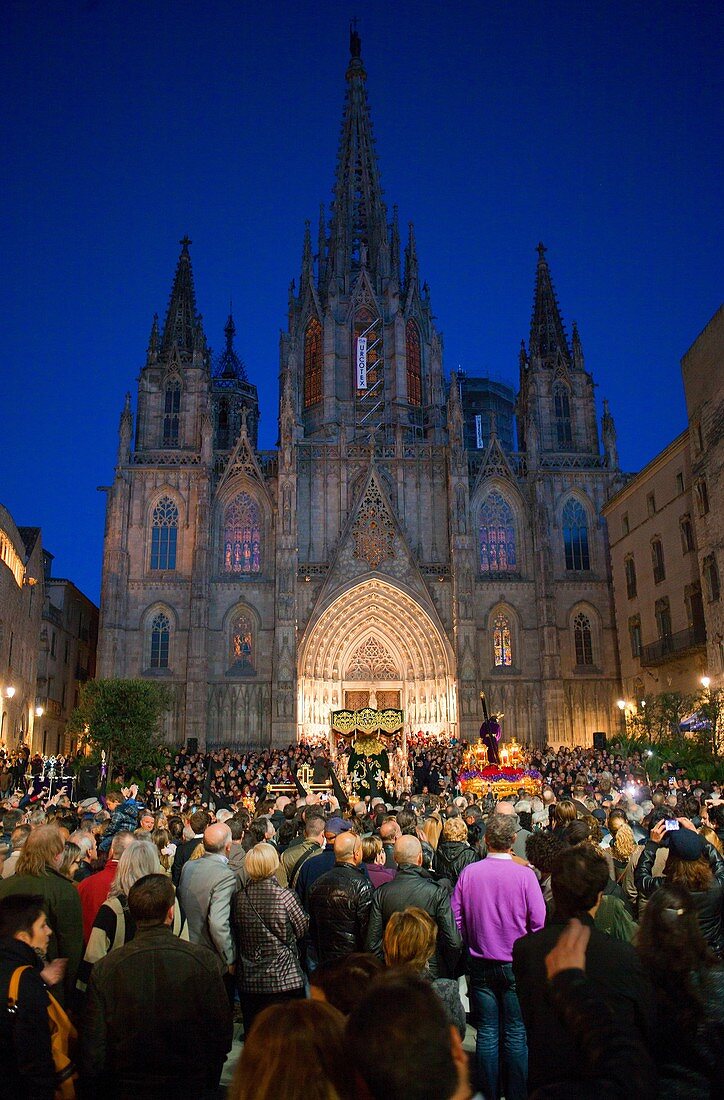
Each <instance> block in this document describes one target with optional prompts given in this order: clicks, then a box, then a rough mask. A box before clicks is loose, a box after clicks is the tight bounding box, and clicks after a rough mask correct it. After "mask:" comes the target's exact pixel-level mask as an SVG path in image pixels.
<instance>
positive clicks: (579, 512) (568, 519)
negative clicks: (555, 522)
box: [562, 498, 591, 571]
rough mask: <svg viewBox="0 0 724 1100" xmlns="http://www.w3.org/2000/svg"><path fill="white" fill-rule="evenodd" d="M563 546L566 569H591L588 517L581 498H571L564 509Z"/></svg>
mask: <svg viewBox="0 0 724 1100" xmlns="http://www.w3.org/2000/svg"><path fill="white" fill-rule="evenodd" d="M562 521H563V546H564V549H565V556H566V569H568V570H570V571H575V570H579V569H590V568H591V559H590V555H589V553H588V518H587V516H586V509H585V508H584V507H583V505H582V504H581V502H580V500H575V499H573V498H571V499H570V500H569V501H567V502H566V505H565V507H564V509H563V516H562Z"/></svg>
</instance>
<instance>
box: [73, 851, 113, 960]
mask: <svg viewBox="0 0 724 1100" xmlns="http://www.w3.org/2000/svg"><path fill="white" fill-rule="evenodd" d="M117 867H118V860H117V859H109V860H108V861H107V862H106V865H105V867H104V868H103V870H102V871H96V873H95V874H94V875H89V876H88V878H84V879H83V881H82V882H79V883H78V884H77V887H76V888H77V890H78V893H79V894H80V905H81V909H82V910H83V942H84V943H85V944H87V943H88V940H89V938H90V934H91V929H92V928H93V922H94V921H95V919H96V917H97V916H98V910H99V909H100V907H101V905H102V904H103V902H104V901H106V900H107V899H108V891H109V890H110V888H111V883H112V882H113V879H114V878H115V877H116V868H117Z"/></svg>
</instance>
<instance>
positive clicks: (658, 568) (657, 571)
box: [651, 539, 666, 584]
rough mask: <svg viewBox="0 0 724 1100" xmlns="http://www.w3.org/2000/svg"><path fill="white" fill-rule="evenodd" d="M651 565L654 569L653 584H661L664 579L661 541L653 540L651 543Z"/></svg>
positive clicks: (664, 571)
mask: <svg viewBox="0 0 724 1100" xmlns="http://www.w3.org/2000/svg"><path fill="white" fill-rule="evenodd" d="M651 564H652V566H653V569H654V584H661V582H662V581H663V580H664V579H665V577H666V570H665V568H664V548H663V546H662V545H661V539H654V541H653V542H652V543H651Z"/></svg>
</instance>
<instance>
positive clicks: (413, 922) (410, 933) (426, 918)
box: [382, 905, 465, 1039]
mask: <svg viewBox="0 0 724 1100" xmlns="http://www.w3.org/2000/svg"><path fill="white" fill-rule="evenodd" d="M436 943H437V924H436V923H435V921H434V920H433V918H432V917H431V916H430V914H429V913H428V912H426V910H425V909H420V908H418V907H417V906H415V905H413V906H410V908H409V909H403V910H402V911H398V912H397V913H393V914H392V915H391V916H390V919H389V920H388V922H387V927H386V928H385V934H384V938H383V941H382V945H383V948H384V952H385V962H386V963H387V965H388V966H389V967H393V966H406V967H409V968H410V969H411V970H414V971H415V973H417V974H419V975H420V976H421V977H423V978H425V979H426V980H427V981H429V982H430V984H431V985H432V988H433V989H434V990H435V992H436V993H437V995H438V997H439V998H440V1000H441V1001H442V1004H443V1007H444V1009H445V1012H446V1013H447V1017H448V1019H449V1021H450V1023H451V1024H453V1025H454V1026H455V1027H456V1028H457V1029H458V1031H459V1032H460V1036H461V1038H463V1039H464V1038H465V1009H464V1008H463V1006H462V1002H461V1000H460V991H459V988H458V983H457V980H455V979H454V978H433V977H432V975H431V974H430V970H429V968H428V963H429V962H430V959H431V958H432V956H433V955H434V954H435V946H436Z"/></svg>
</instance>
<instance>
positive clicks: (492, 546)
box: [480, 489, 518, 576]
mask: <svg viewBox="0 0 724 1100" xmlns="http://www.w3.org/2000/svg"><path fill="white" fill-rule="evenodd" d="M480 569H481V572H483V573H489V574H495V575H496V576H497V575H498V574H500V573H515V572H517V569H518V559H517V555H516V546H515V521H514V517H513V509H512V508H511V506H510V505H509V504H508V502H507V500H506V499H505V497H504V496H503V495H502V493H499V492H498V491H497V490H496V489H494V490H493V491H492V492H491V493H488V495H487V497H486V498H485V500H484V501H483V504H482V507H481V509H480Z"/></svg>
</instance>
